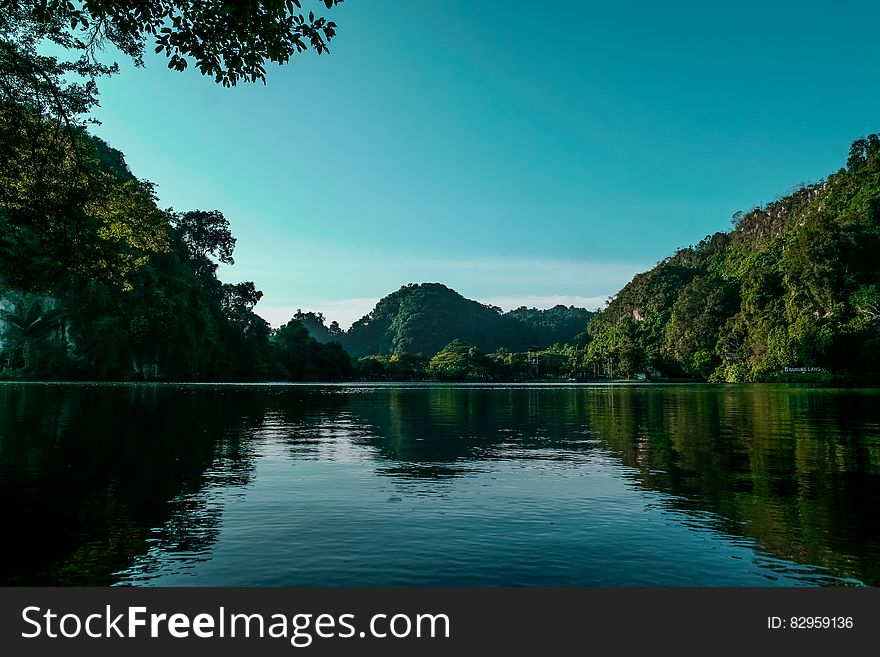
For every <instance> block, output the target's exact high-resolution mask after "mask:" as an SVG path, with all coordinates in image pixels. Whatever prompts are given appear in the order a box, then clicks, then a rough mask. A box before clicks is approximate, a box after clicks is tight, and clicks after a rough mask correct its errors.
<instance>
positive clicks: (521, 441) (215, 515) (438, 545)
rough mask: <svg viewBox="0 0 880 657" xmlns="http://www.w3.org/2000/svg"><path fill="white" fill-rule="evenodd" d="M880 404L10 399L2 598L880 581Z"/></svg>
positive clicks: (395, 391) (551, 396)
mask: <svg viewBox="0 0 880 657" xmlns="http://www.w3.org/2000/svg"><path fill="white" fill-rule="evenodd" d="M878 398H880V393H878V392H877V391H868V390H848V391H830V390H814V389H806V388H801V389H798V388H792V387H773V386H719V387H714V386H657V385H645V386H570V387H568V386H566V387H563V386H544V387H519V386H494V387H491V386H429V387H425V386H375V385H364V386H161V385H156V386H128V385H119V386H85V385H70V386H63V385H35V384H34V385H24V384H2V385H0V493H2V494H3V496H4V499H5V500H7V502H8V503H7V504H6V505H4V518H3V524H4V527H6V528H10V530H11V532H10V531H8V532H7V535H14V536H15V540H7V541H5V542H4V544H3V548H2V550H3V557H4V558H3V562H2V563H3V564H4V566H3V568H2V576H0V579H2V581H3V583H4V584H62V585H75V584H100V585H104V584H111V583H115V582H119V581H124V582H131V583H138V582H144V581H153V580H155V579H156V578H158V579H159V580H161V581H163V582H164V581H165V580H163V579H162V578H163V577H166V576H168V575H173V574H174V573H178V574H179V573H182V572H184V571H187V572H190V573H191V576H192V578H193V579H192V581H184V580H180V579H174V578H173V577H172V578H171V579H169V580H168V581H167V582H166V583H205V582H209V583H214V584H223V583H253V584H277V585H286V584H296V583H307V584H308V583H311V584H322V583H328V584H329V583H364V584H419V583H435V584H442V583H450V584H461V583H495V584H498V583H514V584H526V585H541V584H549V585H556V584H581V585H590V584H606V585H607V584H610V585H618V584H629V585H631V584H652V583H653V584H657V583H660V584H661V585H678V584H682V585H694V584H697V585H716V584H726V585H730V584H754V583H755V581H756V580H754V579H753V576H755V575H756V574H758V575H759V576H760V577H761V578H764V579H766V583H772V582H773V581H774V578H778V580H779V582H780V583H788V584H790V583H820V584H821V583H847V582H852V583H858V582H863V583H867V584H870V585H877V584H880V566H878V564H880V559H878V557H880V521H878V516H877V514H876V509H877V508H878V507H877V505H878V503H880V451H878V450H880V438H878V437H880V404H878V403H877V402H878ZM621 481H626V482H629V483H628V484H626V485H625V486H623V484H621V483H615V482H621ZM622 486H623V487H622ZM697 534H699V535H700V536H702V537H704V539H706V540H705V541H704V542H706V547H705V548H699V549H701V550H702V549H704V552H703V553H697V552H688V551H692V550H695V549H697V548H695V547H694V545H692V544H691V543H692V538H693V537H694V536H695V535H697ZM707 541H708V542H707ZM255 552H256V553H264V559H265V560H266V564H265V565H266V567H265V568H264V569H263V570H260V571H259V572H258V569H257V566H256V565H255V564H256V561H255V559H254V557H253V556H251V558H250V559H248V558H247V556H248V555H254V554H255ZM692 554H696V555H698V556H697V557H693V556H690V557H687V556H685V555H692ZM365 555H369V556H370V559H371V561H370V562H366V563H365V559H364V558H363V557H364V556H365ZM700 555H702V556H700ZM683 557H685V558H684V561H686V562H687V561H690V567H691V570H690V571H685V570H681V569H682V566H681V564H680V563H678V562H681V561H682V559H683ZM703 557H705V559H703ZM273 559H274V561H272V560H273ZM332 559H337V560H338V561H339V563H340V564H343V565H345V567H346V568H349V569H350V570H351V572H352V573H353V574H352V575H351V577H355V576H356V577H358V578H359V579H357V580H356V581H350V580H345V579H341V580H339V581H336V580H335V579H332V578H333V577H335V575H334V573H336V572H337V571H338V570H339V569H337V570H335V571H334V570H332V569H330V567H329V566H327V565H326V564H327V562H328V560H332ZM737 560H741V561H746V562H748V563H747V564H743V565H742V566H738V565H737V564H736V561H737ZM667 562H668V563H672V564H676V568H677V569H678V570H675V572H674V573H673V571H672V570H670V573H673V574H669V575H668V576H664V575H663V571H662V569H663V568H670V567H669V566H664V563H667ZM426 564H428V565H427V566H426ZM430 564H433V566H431V565H430ZM269 566H271V568H270V567H269ZM426 567H432V568H433V570H432V571H431V572H427V571H426V570H425V569H426ZM249 569H250V570H249ZM269 572H273V573H275V574H274V575H271V576H270V575H269V574H268V573H269ZM285 572H286V574H285ZM328 573H329V574H328ZM414 573H418V575H416V574H414ZM237 577H240V578H241V581H240V582H239V581H238V580H236V579H235V578H237ZM270 577H276V578H277V579H275V580H273V579H271V578H270ZM211 578H213V579H211ZM266 578H270V579H266ZM309 578H312V579H309ZM331 580H332V581H331Z"/></svg>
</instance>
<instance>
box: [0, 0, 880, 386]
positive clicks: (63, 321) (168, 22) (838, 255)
mask: <svg viewBox="0 0 880 657" xmlns="http://www.w3.org/2000/svg"><path fill="white" fill-rule="evenodd" d="M338 3H339V0H323V5H325V6H326V8H327V9H330V8H332V7H333V6H334V5H336V4H338ZM210 16H223V20H222V21H216V20H210V19H209V17H210ZM335 29H336V26H335V25H334V24H333V23H332V22H329V21H327V20H326V19H324V18H323V17H320V16H317V17H316V16H315V15H314V14H313V13H312V12H309V13H308V14H305V13H303V12H302V11H301V3H300V2H298V1H296V0H294V1H293V2H259V3H258V2H243V3H226V2H163V3H159V2H137V3H135V2H97V1H91V0H86V1H84V2H80V3H72V2H66V1H58V2H22V1H13V2H4V3H0V154H2V157H0V376H5V377H29V378H32V377H65V378H90V379H107V378H110V379H156V378H162V379H176V380H216V379H224V380H259V379H278V378H280V379H285V378H293V379H301V380H320V379H348V378H353V377H357V378H364V379H389V378H392V379H396V378H403V379H422V378H428V377H430V378H437V379H477V380H484V379H486V380H526V379H534V378H568V377H570V376H571V375H573V374H574V375H576V376H577V377H578V378H579V379H582V378H585V377H586V374H587V373H591V374H592V375H593V376H596V375H598V374H599V373H604V374H606V375H608V376H614V377H617V378H627V377H631V376H633V375H636V374H638V373H640V372H650V373H652V374H654V375H656V373H657V372H660V373H662V375H664V376H667V377H690V378H703V379H709V380H714V381H755V380H768V379H772V380H779V379H780V377H787V376H792V377H805V378H809V379H815V380H825V379H826V378H827V377H832V378H831V380H834V378H833V377H834V376H838V377H839V376H841V375H843V376H848V377H864V376H877V375H878V374H880V355H878V354H880V349H878V347H880V269H878V264H877V260H876V257H875V254H876V253H877V249H878V246H880V227H878V219H880V138H878V136H877V135H873V134H872V135H869V136H868V137H867V138H865V139H859V140H857V141H856V142H854V143H853V144H852V148H851V149H850V152H849V157H848V159H847V163H846V167H845V168H844V169H841V170H840V171H839V172H837V173H835V174H833V175H831V176H829V177H828V179H827V180H825V181H823V182H821V183H818V184H814V185H809V186H805V187H803V188H801V189H799V190H797V191H796V192H794V193H793V194H790V195H788V196H786V197H784V198H781V199H780V200H778V201H775V202H773V203H770V204H768V205H766V206H764V207H759V208H755V209H754V210H752V211H750V212H748V213H745V214H743V213H738V214H737V215H736V216H735V217H734V220H735V228H734V229H733V230H732V231H731V232H729V233H717V234H715V235H712V236H708V237H706V239H704V240H703V241H702V242H700V243H699V244H698V245H696V246H692V247H689V248H686V249H682V250H680V251H678V252H677V253H675V254H674V255H672V256H670V257H669V258H667V259H665V260H664V261H662V262H661V263H659V264H658V265H657V266H656V267H654V268H653V269H652V270H650V271H648V272H645V273H643V274H639V275H638V276H636V277H635V278H634V279H633V280H632V281H631V282H630V283H629V284H628V285H627V286H626V287H624V288H623V289H622V290H621V291H620V292H619V293H618V294H617V295H616V297H614V299H613V300H612V301H611V302H610V303H609V305H608V306H607V308H605V309H604V310H602V311H601V312H599V313H598V314H596V316H595V317H593V314H592V313H590V312H588V311H586V310H584V309H580V308H574V307H568V308H566V307H565V306H556V307H555V308H551V309H549V310H537V309H534V308H532V309H528V308H525V307H521V308H518V309H516V310H514V311H511V312H508V313H503V312H502V311H501V309H500V308H497V307H494V306H488V305H484V304H481V303H478V302H476V301H472V300H469V299H466V298H464V297H463V296H461V295H460V294H458V293H457V292H455V291H454V290H451V289H449V288H447V287H445V286H443V285H440V284H439V283H424V284H411V285H406V286H404V287H402V288H400V289H399V290H398V291H396V292H394V293H392V294H390V295H388V296H386V297H385V298H383V299H382V300H381V301H379V303H378V304H377V305H376V307H375V308H374V309H373V311H372V312H371V313H369V314H368V315H367V316H365V317H363V318H361V319H360V320H358V321H357V322H355V324H354V325H353V326H352V327H351V328H350V329H349V330H348V331H343V330H341V328H340V327H339V325H338V324H336V323H335V322H333V323H331V324H330V325H329V326H327V325H326V324H325V319H324V317H323V316H322V315H320V314H315V313H311V312H306V313H303V312H298V313H297V314H296V316H295V317H294V318H293V319H292V320H291V322H289V323H288V324H286V325H285V326H283V327H281V328H279V329H278V330H276V331H273V330H272V329H271V328H270V327H269V326H268V324H267V323H266V322H265V321H264V320H263V319H262V318H260V317H259V316H258V315H256V314H255V313H254V307H255V305H256V304H257V302H258V301H259V300H260V298H261V296H262V293H261V292H260V291H259V290H258V289H257V288H256V286H255V284H254V283H253V282H242V283H237V284H225V283H222V282H221V281H220V280H219V279H218V278H217V276H216V270H217V266H218V263H225V264H233V262H234V261H233V252H234V248H235V238H234V237H233V236H232V234H231V232H230V230H229V223H228V221H227V220H226V218H225V217H224V215H223V214H222V213H221V212H220V211H217V210H212V211H205V210H193V211H188V212H176V211H174V210H173V209H168V210H162V209H160V208H159V207H158V206H157V202H156V195H155V193H154V189H153V186H152V185H151V184H150V183H149V182H147V181H143V180H139V179H138V178H136V177H135V176H134V175H133V174H132V173H131V172H130V171H129V169H128V167H127V165H126V163H125V158H124V156H123V154H122V153H121V152H119V151H117V150H115V149H113V148H111V147H110V146H108V145H107V144H105V143H104V142H103V141H101V140H100V139H97V138H96V137H94V136H92V135H91V134H90V133H89V132H88V130H87V129H86V128H87V125H88V123H89V120H88V119H87V117H88V113H89V111H90V110H91V108H93V107H94V106H95V105H96V104H97V84H96V80H97V79H98V78H100V77H102V76H106V75H110V74H113V73H114V72H115V71H116V66H115V65H112V66H111V65H105V64H101V63H100V62H99V61H98V60H97V58H96V54H97V53H99V52H100V49H101V48H102V47H103V46H104V45H107V44H112V45H113V46H115V47H117V48H118V49H119V50H120V51H121V52H122V53H124V54H125V55H126V56H129V57H131V58H132V59H133V60H134V61H135V63H140V61H141V57H142V54H143V51H144V48H145V47H146V46H147V45H148V42H149V41H152V43H151V44H150V45H152V46H153V47H154V48H155V49H156V51H157V52H164V53H165V55H166V56H167V57H168V58H169V67H170V68H173V69H177V70H183V69H184V68H186V67H187V62H188V61H191V62H194V63H195V66H196V67H197V68H198V69H199V70H200V71H201V72H202V73H203V74H205V75H210V76H212V77H214V79H215V80H216V81H217V82H218V83H220V84H224V85H228V86H231V85H235V84H236V83H237V82H238V81H255V80H263V79H264V77H265V69H264V65H265V63H266V62H275V63H284V62H286V61H287V60H288V59H289V58H290V57H291V56H292V55H293V54H295V53H297V52H301V51H303V50H306V49H309V48H311V49H313V50H315V51H317V52H318V53H321V52H325V51H326V50H327V43H328V42H329V41H330V40H331V39H332V38H333V37H334V35H335ZM46 43H49V44H52V45H53V52H65V53H67V55H69V56H70V57H71V59H69V60H64V59H59V58H57V57H54V56H48V55H44V54H41V53H40V51H39V49H40V47H41V46H43V45H45V44H46ZM587 327H588V328H587ZM527 352H528V353H527ZM349 354H351V355H352V356H354V357H356V358H357V360H356V361H352V358H351V357H350V356H349ZM789 368H794V369H799V370H802V372H796V373H788V372H786V370H787V369H789Z"/></svg>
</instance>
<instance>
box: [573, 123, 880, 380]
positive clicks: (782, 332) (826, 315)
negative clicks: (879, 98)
mask: <svg viewBox="0 0 880 657" xmlns="http://www.w3.org/2000/svg"><path fill="white" fill-rule="evenodd" d="M733 222H734V228H733V230H731V231H730V232H719V233H716V234H714V235H710V236H707V237H706V238H705V239H704V240H703V241H701V242H700V243H699V244H697V245H696V246H691V247H688V248H684V249H681V250H679V251H678V252H676V253H675V254H674V255H672V256H670V257H669V258H666V259H665V260H663V261H662V262H660V263H658V264H657V266H656V267H654V268H653V269H651V270H650V271H647V272H644V273H642V274H639V275H637V276H636V277H635V278H633V280H632V281H630V283H628V284H627V285H626V286H625V287H624V288H623V289H622V290H621V291H620V292H619V293H618V294H617V295H616V296H615V297H614V299H613V300H612V301H611V303H610V304H609V305H608V306H607V307H606V308H605V309H603V310H602V311H600V312H599V313H597V315H596V316H595V317H594V318H593V320H592V321H591V322H590V325H589V334H590V336H591V338H592V340H591V342H590V346H589V349H588V352H587V356H586V360H587V363H588V364H595V365H600V366H602V367H603V368H607V367H609V366H610V367H611V368H613V370H614V373H615V375H628V374H631V373H634V372H637V371H640V370H645V369H659V370H660V371H661V372H663V373H664V374H670V375H688V376H695V377H703V378H707V379H710V380H717V381H755V380H766V379H768V378H773V376H774V375H776V374H779V373H782V372H784V371H785V369H786V368H807V369H808V370H814V371H815V370H826V371H828V372H830V373H838V374H862V375H863V374H877V373H880V259H878V253H880V138H878V136H877V135H870V136H869V137H867V138H866V139H859V140H857V141H856V142H854V143H853V144H852V147H851V149H850V153H849V158H848V160H847V165H846V167H845V168H842V169H840V170H839V171H838V172H837V173H834V174H831V175H830V176H828V178H827V179H826V180H824V181H821V182H819V183H816V184H811V185H806V186H803V187H801V188H800V189H798V190H797V191H795V192H793V193H791V194H789V195H787V196H785V197H783V198H780V199H779V200H777V201H774V202H772V203H769V204H767V205H765V206H763V207H756V208H754V209H753V210H751V211H750V212H748V213H737V214H736V215H734V217H733Z"/></svg>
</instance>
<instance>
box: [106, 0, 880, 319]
mask: <svg viewBox="0 0 880 657" xmlns="http://www.w3.org/2000/svg"><path fill="white" fill-rule="evenodd" d="M304 4H305V5H306V7H307V8H309V7H308V2H306V3H304ZM313 5H314V7H315V8H317V7H318V6H319V5H320V3H317V2H315V3H313ZM321 6H322V5H321ZM329 14H330V15H332V17H333V19H334V20H335V21H336V22H337V23H338V24H339V35H338V37H337V38H336V39H335V40H334V42H333V44H332V46H331V50H332V53H331V54H330V55H329V56H326V55H325V56H317V55H314V54H313V53H309V54H306V55H302V56H299V57H295V58H294V59H293V60H292V61H291V63H290V64H288V65H286V66H284V67H272V68H270V70H269V79H268V84H267V85H265V86H264V85H262V84H257V85H248V84H245V85H240V86H238V87H235V88H232V89H226V88H223V87H220V86H217V85H216V84H214V83H213V82H212V81H211V80H210V79H207V78H203V77H202V76H200V75H199V74H198V73H197V72H196V71H194V70H192V69H188V70H187V71H186V72H184V73H177V72H174V71H170V70H168V69H167V68H166V67H165V63H164V61H163V60H162V59H161V58H159V57H158V56H156V57H153V56H148V57H147V58H146V67H144V68H140V69H136V68H134V67H132V66H130V65H129V64H128V63H127V62H124V61H120V65H121V68H122V71H121V73H120V74H119V75H117V76H115V77H113V78H112V79H108V80H105V81H103V83H102V86H101V107H100V108H99V110H98V111H97V112H96V116H97V117H98V118H99V119H100V120H101V121H102V125H100V126H98V127H97V128H96V129H95V132H96V133H97V134H99V135H100V136H102V137H103V138H104V139H106V140H107V141H109V142H110V143H111V145H113V146H115V147H116V148H119V149H121V150H122V151H123V152H124V153H125V155H126V158H127V160H128V162H129V165H130V166H131V167H132V170H133V171H134V173H135V175H137V176H139V177H141V178H146V179H148V180H151V181H153V182H154V183H156V184H157V186H158V193H159V197H160V201H161V204H162V205H163V207H167V206H173V207H174V208H175V209H177V210H188V209H196V208H199V209H205V210H207V209H219V210H222V211H223V212H224V214H225V215H226V217H227V218H228V219H229V221H230V223H231V225H232V230H233V233H234V234H235V235H236V237H237V238H238V245H237V248H236V253H235V259H236V264H235V265H234V266H232V267H223V268H222V269H221V277H222V278H223V279H224V280H226V281H229V282H234V281H239V280H253V281H254V282H255V283H256V284H257V287H258V288H259V289H261V290H263V292H264V293H265V296H264V298H263V300H262V301H261V302H260V304H259V305H258V306H257V311H258V312H260V313H261V314H262V315H263V316H264V317H266V318H267V319H268V320H269V321H270V322H271V323H272V324H273V325H278V324H280V323H283V322H284V321H286V320H287V319H289V317H290V315H291V314H292V313H293V312H295V311H296V309H297V308H302V309H313V310H321V311H323V312H324V313H325V314H326V315H327V316H328V317H329V319H337V320H339V322H340V323H341V324H342V325H343V326H346V325H348V324H350V323H351V322H352V321H353V320H355V319H357V318H358V317H360V316H361V315H363V314H364V313H366V312H367V311H368V310H369V309H370V308H371V307H372V305H373V304H374V303H375V301H376V300H378V299H379V298H380V297H382V296H384V295H385V294H387V293H389V292H391V291H393V290H396V289H397V288H398V287H400V286H401V285H403V284H405V283H409V282H425V281H438V282H442V283H445V284H447V285H449V286H450V287H453V288H455V289H457V290H458V291H459V292H461V293H462V294H464V295H465V296H467V297H470V298H475V299H479V300H482V301H486V302H491V303H495V304H497V305H500V306H502V307H504V308H510V307H516V306H518V305H521V304H525V305H529V306H538V307H546V306H552V305H554V304H555V303H557V302H562V303H566V304H567V303H576V304H578V305H586V306H588V307H597V306H598V305H599V304H601V301H602V299H604V298H605V297H607V296H608V295H610V294H614V293H615V292H616V291H617V290H618V289H619V288H620V287H622V285H624V284H625V283H626V282H627V281H628V280H629V279H630V278H631V277H632V275H633V274H635V273H637V272H639V271H644V270H645V269H647V268H649V267H651V266H652V265H653V264H654V263H655V262H656V261H658V260H660V259H662V258H664V257H666V256H668V255H670V254H671V253H672V252H673V251H674V250H675V249H676V248H678V247H681V246H687V245H689V244H694V243H696V242H698V241H699V240H700V239H702V238H703V237H705V236H706V235H708V234H710V233H712V232H715V231H717V230H726V229H728V228H729V227H730V217H731V215H732V214H733V213H734V212H736V211H737V210H748V209H750V208H751V207H754V206H755V205H758V204H762V203H765V202H768V201H771V200H773V199H775V198H776V197H777V196H779V195H781V194H784V193H785V192H787V191H789V190H791V189H792V188H793V187H795V186H796V185H797V184H798V183H800V182H802V181H806V182H812V181H816V180H819V179H821V178H823V177H824V176H826V175H827V174H828V173H830V172H832V171H834V170H836V169H837V168H839V167H840V166H841V165H842V164H843V162H844V161H845V159H846V154H847V151H848V148H849V143H850V142H851V141H852V140H853V139H855V138H858V137H860V136H862V135H865V134H867V133H870V132H876V131H878V130H880V111H878V108H880V88H878V85H877V84H876V70H877V65H878V61H880V58H878V54H877V49H876V38H875V34H874V33H875V31H876V29H875V27H874V26H876V25H877V24H878V21H880V3H875V2H869V1H868V0H862V1H859V2H852V1H846V0H843V1H840V2H836V3H831V4H829V3H813V2H809V1H801V2H789V1H786V0H782V1H778V2H774V3H764V2H752V1H751V0H744V1H742V2H739V3H737V4H735V5H732V4H731V5H716V4H714V3H696V2H675V1H670V2H667V3H655V2H643V1H626V0H624V1H621V2H616V3H594V2H578V3H563V2H559V3H540V4H537V3H526V2H516V1H515V0H508V1H506V2H501V1H494V0H484V1H482V2H472V1H471V2H465V1H463V0H423V1H419V2H405V1H403V0H369V2H367V1H365V0H346V2H345V3H344V4H342V5H340V6H339V7H337V8H335V9H334V10H333V11H332V12H329ZM148 50H150V49H149V48H148ZM108 56H109V57H111V58H112V53H110V54H108Z"/></svg>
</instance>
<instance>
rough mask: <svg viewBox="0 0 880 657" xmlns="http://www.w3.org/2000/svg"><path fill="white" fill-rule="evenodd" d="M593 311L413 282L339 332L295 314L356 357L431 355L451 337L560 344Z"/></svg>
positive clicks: (510, 345) (492, 343) (484, 346)
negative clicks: (510, 302)
mask: <svg viewBox="0 0 880 657" xmlns="http://www.w3.org/2000/svg"><path fill="white" fill-rule="evenodd" d="M591 315H592V313H590V312H589V311H586V310H584V309H583V308H574V307H570V308H569V307H566V306H561V305H560V306H556V307H555V308H551V309H549V310H537V309H535V308H525V307H521V308H518V309H516V310H514V311H511V312H509V313H503V312H502V311H501V309H500V308H498V307H496V306H488V305H485V304H482V303H479V302H477V301H472V300H471V299H466V298H465V297H463V296H462V295H461V294H459V293H458V292H456V291H455V290H452V289H450V288H448V287H446V286H445V285H441V284H440V283H421V284H416V283H412V284H410V285H404V286H403V287H401V288H400V289H399V290H397V291H396V292H393V293H391V294H389V295H388V296H386V297H384V298H383V299H381V300H380V301H379V302H378V303H377V304H376V306H375V308H373V310H372V311H371V312H370V313H369V314H368V315H366V316H364V317H362V318H361V319H359V320H358V321H357V322H355V323H354V324H353V325H352V326H351V328H350V329H349V330H348V331H346V332H342V331H340V330H339V328H338V325H337V324H336V323H335V322H334V323H333V324H331V325H330V327H327V326H325V325H324V317H323V315H321V314H315V313H302V312H300V313H297V315H296V316H295V319H298V320H299V321H301V322H302V323H303V325H304V326H305V327H306V328H307V329H308V330H309V333H310V334H311V336H312V337H314V338H315V339H316V340H319V341H322V342H327V341H330V340H336V341H339V342H341V343H342V345H343V346H344V347H345V348H346V350H347V351H348V352H349V353H351V354H352V355H355V356H364V355H389V354H400V355H410V356H423V357H429V356H433V355H434V354H436V353H437V352H439V351H440V350H441V349H443V347H445V346H446V345H448V344H449V343H450V342H452V341H453V340H460V341H462V342H465V343H467V344H469V345H472V346H474V347H476V348H477V349H478V350H480V351H482V352H491V351H495V350H497V349H499V348H505V349H509V350H511V351H525V350H527V349H528V348H530V347H539V348H544V347H547V346H549V345H551V344H554V343H557V342H558V343H565V342H568V341H570V340H572V339H574V337H575V335H577V334H578V333H579V332H582V331H583V330H584V327H585V326H586V324H587V322H588V321H589V319H590V316H591Z"/></svg>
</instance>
